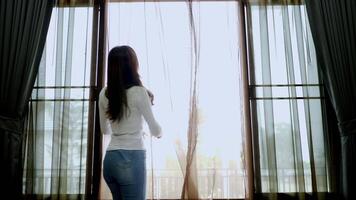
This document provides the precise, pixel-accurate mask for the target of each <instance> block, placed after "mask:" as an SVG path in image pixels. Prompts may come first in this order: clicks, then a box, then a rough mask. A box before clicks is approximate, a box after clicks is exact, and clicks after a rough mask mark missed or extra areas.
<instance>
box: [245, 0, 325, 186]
mask: <svg viewBox="0 0 356 200" xmlns="http://www.w3.org/2000/svg"><path fill="white" fill-rule="evenodd" d="M248 13H249V14H248V19H249V20H248V21H249V24H248V25H249V27H250V32H249V37H250V47H251V51H250V57H251V61H250V62H251V66H250V67H251V88H252V90H251V91H252V92H253V93H252V96H251V99H252V101H251V103H252V105H253V106H252V107H253V108H254V109H255V110H254V111H253V113H254V117H255V120H254V137H255V146H254V150H255V155H257V156H256V158H255V173H256V175H255V177H256V184H255V185H256V191H257V192H258V193H277V192H279V193H283V192H301V193H303V192H327V191H329V183H328V167H327V166H328V157H327V154H328V152H327V147H326V143H325V138H326V135H325V134H326V132H325V130H324V127H323V120H322V113H323V104H322V98H321V96H322V95H321V85H320V81H319V78H318V77H319V76H318V70H317V63H316V55H315V50H314V45H313V41H312V37H311V33H310V28H309V23H308V19H307V15H306V11H305V7H304V5H287V4H285V5H272V4H262V3H261V4H254V5H249V6H248Z"/></svg>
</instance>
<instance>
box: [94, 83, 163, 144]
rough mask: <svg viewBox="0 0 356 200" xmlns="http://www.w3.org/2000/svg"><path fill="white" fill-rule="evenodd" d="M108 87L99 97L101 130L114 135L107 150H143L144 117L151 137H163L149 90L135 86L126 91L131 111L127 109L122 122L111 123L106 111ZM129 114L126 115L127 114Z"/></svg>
mask: <svg viewBox="0 0 356 200" xmlns="http://www.w3.org/2000/svg"><path fill="white" fill-rule="evenodd" d="M105 91H106V87H105V88H103V89H102V90H101V92H100V95H99V116H100V129H101V132H102V133H103V134H112V135H111V141H110V144H109V146H108V148H107V150H116V149H128V150H143V149H145V147H144V143H143V135H144V132H143V131H142V123H143V120H142V116H143V117H144V118H145V120H146V122H147V124H148V127H149V130H150V132H151V135H153V136H155V137H161V134H162V133H161V127H160V125H159V124H158V123H157V121H156V120H155V118H154V116H153V113H152V108H151V102H150V99H149V97H148V94H147V90H146V89H145V88H144V87H141V86H133V87H130V88H129V89H127V90H126V95H127V104H128V108H129V111H128V110H127V109H125V112H124V115H123V117H122V119H120V121H117V120H115V121H111V120H110V119H109V118H108V116H107V114H106V111H107V109H108V103H109V100H108V98H107V97H106V95H105ZM127 111H128V113H127V114H126V112H127Z"/></svg>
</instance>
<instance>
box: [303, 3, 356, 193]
mask: <svg viewBox="0 0 356 200" xmlns="http://www.w3.org/2000/svg"><path fill="white" fill-rule="evenodd" d="M306 5H307V11H308V16H309V21H310V26H311V30H312V34H313V39H314V42H315V48H316V50H317V56H318V62H319V65H318V66H319V68H320V70H321V72H322V75H323V80H324V82H325V85H326V88H327V91H328V93H329V95H330V98H331V102H332V105H333V107H334V110H335V113H336V116H337V120H338V126H339V133H334V134H340V137H341V184H340V185H341V193H342V195H343V197H344V198H345V199H355V198H356V193H355V192H354V183H353V182H354V180H355V179H356V171H355V168H356V106H355V101H356V95H355V94H356V79H355V77H356V57H355V55H356V20H355V19H356V2H355V1H353V0H342V1H332V0H326V1H311V0H308V1H306Z"/></svg>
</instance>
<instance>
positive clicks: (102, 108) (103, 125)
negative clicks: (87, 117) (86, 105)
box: [99, 89, 111, 134]
mask: <svg viewBox="0 0 356 200" xmlns="http://www.w3.org/2000/svg"><path fill="white" fill-rule="evenodd" d="M104 95H105V89H103V90H102V91H101V92H100V95H99V118H100V130H101V133H102V134H111V129H110V122H109V119H108V117H107V115H106V110H107V101H105V99H104V98H105V97H104Z"/></svg>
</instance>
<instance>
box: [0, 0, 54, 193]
mask: <svg viewBox="0 0 356 200" xmlns="http://www.w3.org/2000/svg"><path fill="white" fill-rule="evenodd" d="M52 7H53V0H47V1H37V0H1V1H0V152H1V153H0V163H1V165H0V166H1V167H0V174H1V178H0V184H1V185H2V186H1V187H0V188H1V189H0V192H1V196H4V195H11V196H12V197H13V199H19V195H21V190H22V147H21V146H22V140H23V127H24V116H25V114H26V111H27V109H26V108H27V105H28V100H29V97H30V95H31V92H32V87H33V85H34V82H35V78H36V75H37V71H38V66H39V62H40V59H41V55H42V50H43V46H44V43H45V39H46V34H47V29H48V25H49V20H50V15H51V12H52Z"/></svg>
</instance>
